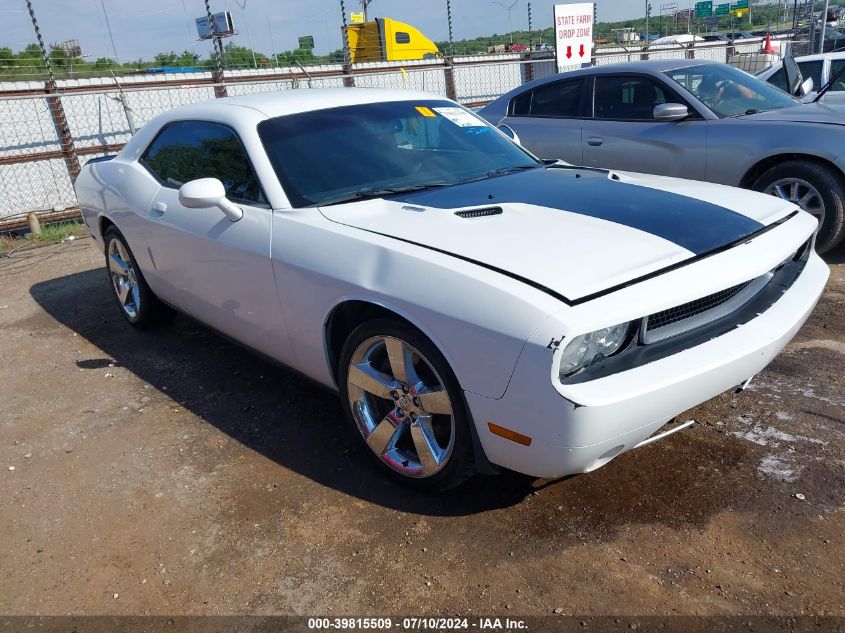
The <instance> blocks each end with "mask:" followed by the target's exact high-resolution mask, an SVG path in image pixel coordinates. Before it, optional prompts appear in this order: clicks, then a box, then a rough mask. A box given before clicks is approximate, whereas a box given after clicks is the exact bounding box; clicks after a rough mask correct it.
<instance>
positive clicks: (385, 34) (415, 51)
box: [346, 18, 440, 64]
mask: <svg viewBox="0 0 845 633" xmlns="http://www.w3.org/2000/svg"><path fill="white" fill-rule="evenodd" d="M346 35H347V37H348V41H349V56H350V58H351V61H352V63H353V64H354V63H356V62H384V61H400V60H406V59H433V58H435V57H437V56H438V55H440V51H439V50H438V49H437V45H435V43H434V42H432V41H431V40H430V39H428V38H427V37H426V36H425V35H423V34H422V33H420V32H419V31H418V30H417V29H415V28H414V27H413V26H411V25H410V24H405V23H403V22H399V21H397V20H391V19H390V18H376V19H374V20H372V21H371V22H364V23H362V24H350V25H349V26H347V27H346Z"/></svg>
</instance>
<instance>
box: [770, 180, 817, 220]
mask: <svg viewBox="0 0 845 633" xmlns="http://www.w3.org/2000/svg"><path fill="white" fill-rule="evenodd" d="M763 192H764V193H768V194H769V195H772V196H777V197H778V198H783V199H784V200H788V201H789V202H792V203H793V204H797V205H798V206H799V207H801V208H802V209H804V211H806V212H807V213H810V214H811V215H814V216H816V217H817V218H818V219H819V224H821V222H822V220H824V211H825V208H824V200H823V199H822V195H821V194H820V193H819V190H818V189H816V188H815V187H814V186H813V185H811V184H810V183H809V182H807V181H806V180H801V179H800V178H782V179H780V180H776V181H775V182H773V183H772V184H770V185H769V186H768V187H766V188H765V189H764V191H763Z"/></svg>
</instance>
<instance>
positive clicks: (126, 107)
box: [109, 70, 138, 136]
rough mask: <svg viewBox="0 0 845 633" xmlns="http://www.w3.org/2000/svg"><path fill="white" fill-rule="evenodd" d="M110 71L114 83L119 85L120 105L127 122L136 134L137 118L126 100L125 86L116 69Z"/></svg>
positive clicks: (130, 130) (132, 132)
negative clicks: (122, 84) (116, 73)
mask: <svg viewBox="0 0 845 633" xmlns="http://www.w3.org/2000/svg"><path fill="white" fill-rule="evenodd" d="M109 72H111V77H112V79H114V83H115V85H116V86H117V92H118V94H119V95H120V96H119V97H118V99H117V100H118V101H120V105H122V106H123V114H125V115H126V123H127V124H129V132H130V133H131V134H132V136H135V132H137V131H138V130H137V128H136V127H135V118H134V117H133V116H132V108H130V107H129V103H128V102H127V101H126V93H125V92H123V86H121V85H120V82H119V81H118V80H117V76H116V75H115V74H114V70H110V71H109Z"/></svg>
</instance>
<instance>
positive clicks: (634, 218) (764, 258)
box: [76, 89, 828, 489]
mask: <svg viewBox="0 0 845 633" xmlns="http://www.w3.org/2000/svg"><path fill="white" fill-rule="evenodd" d="M76 189H77V193H78V196H79V201H80V205H81V208H82V213H83V217H84V219H85V222H86V223H87V225H88V227H89V228H90V230H91V232H92V234H93V236H94V237H95V239H96V240H97V242H98V244H99V245H100V247H101V248H102V249H103V252H104V254H105V262H106V266H107V272H108V279H109V284H110V287H111V288H112V290H113V294H114V297H115V299H116V301H117V304H118V306H119V308H120V311H121V313H122V314H123V316H124V317H125V318H126V320H127V321H128V322H129V323H131V324H132V325H134V326H136V327H137V328H147V327H149V326H151V325H154V324H156V323H157V322H161V320H162V319H161V318H162V316H165V315H166V314H167V313H169V311H170V307H171V306H172V307H174V308H176V309H178V310H180V311H183V312H185V313H187V314H189V315H191V316H193V317H195V318H196V319H199V320H200V321H202V322H204V323H206V324H207V325H209V326H210V327H212V328H214V329H216V330H219V331H220V332H222V333H223V334H225V335H227V336H228V337H231V338H233V339H235V340H237V341H239V342H240V343H241V344H243V345H245V346H247V347H250V348H252V349H254V350H257V351H258V352H261V353H262V354H263V355H264V356H267V357H270V358H272V359H273V360H275V361H277V362H279V363H281V364H284V365H287V366H290V367H292V368H294V369H296V370H298V371H299V372H301V373H303V374H305V375H307V376H309V377H311V378H313V379H314V380H316V381H317V382H319V383H322V384H323V385H327V386H329V387H331V388H333V389H337V390H338V391H339V392H340V396H341V402H342V405H343V408H344V410H345V413H346V416H347V418H348V420H349V422H350V423H351V428H352V429H354V433H355V434H357V435H359V436H360V439H361V441H362V443H363V446H364V447H366V451H367V452H368V453H370V454H371V455H372V457H373V458H374V460H375V461H376V462H377V463H378V464H379V465H380V466H381V467H383V468H384V470H385V471H386V472H388V473H390V474H392V475H393V476H395V477H397V478H398V479H400V480H402V481H404V482H406V483H409V484H412V485H416V486H418V487H423V488H428V489H443V488H448V487H451V486H454V485H457V484H459V483H460V482H461V481H463V480H464V479H466V478H467V477H469V476H471V475H472V474H473V473H475V472H477V471H482V472H491V471H495V467H496V466H498V467H505V468H510V469H513V470H516V471H520V472H523V473H527V474H529V475H533V476H538V477H557V476H561V475H566V474H570V473H580V472H587V471H590V470H593V469H595V468H598V467H599V466H601V465H603V464H605V463H607V462H609V461H610V460H611V459H613V458H614V457H616V456H617V455H619V454H621V453H622V452H624V451H627V450H630V449H632V448H636V447H638V446H641V445H643V444H645V443H647V442H649V441H650V440H651V439H654V437H655V436H654V434H655V433H657V434H658V436H659V435H661V434H662V435H665V434H668V433H670V432H672V431H674V430H676V429H677V428H681V427H680V426H679V427H672V428H668V429H664V428H663V427H664V425H666V424H667V423H668V422H670V421H671V420H672V419H673V417H674V416H676V415H677V414H678V413H680V412H682V411H684V410H685V409H687V408H689V407H691V406H694V405H696V404H698V403H700V402H702V401H704V400H707V399H708V398H711V397H713V396H715V395H716V394H718V393H720V392H721V391H724V390H726V389H728V388H730V387H733V386H735V385H738V384H740V383H743V382H744V381H746V380H747V379H748V378H750V377H751V376H753V375H754V374H756V373H757V372H759V371H760V370H761V369H763V368H764V367H765V366H766V364H767V363H769V361H771V360H772V358H774V356H775V355H776V354H778V352H780V350H781V349H782V348H783V347H784V346H785V345H786V344H787V343H788V342H789V340H790V339H791V338H792V337H793V336H794V334H795V333H796V332H797V330H798V329H799V328H800V327H801V325H802V324H803V323H804V321H805V319H807V317H808V316H809V314H810V312H811V310H812V308H813V306H814V305H815V303H816V301H817V300H818V298H819V295H820V293H821V291H822V288H823V287H824V284H825V282H826V280H827V276H828V269H827V267H826V266H825V264H824V263H823V262H822V261H821V260H820V259H819V257H818V256H817V255H816V253H815V252H814V249H813V239H814V231H815V229H816V224H817V222H816V220H815V219H814V218H813V217H812V216H810V215H809V214H807V213H805V212H803V211H801V210H800V209H799V208H798V207H796V206H794V205H792V204H790V203H789V202H786V201H784V200H782V199H779V198H775V197H772V196H765V195H762V194H758V193H752V192H748V191H741V190H739V189H733V188H729V187H723V186H716V185H710V184H706V183H701V182H688V181H682V180H674V179H670V178H661V177H653V176H642V175H637V174H629V173H614V172H609V171H606V170H602V169H590V168H581V167H574V166H571V165H566V164H562V163H551V164H550V163H548V162H541V161H539V160H537V159H536V158H534V157H533V156H532V155H530V154H529V153H527V152H526V151H525V150H523V149H521V148H520V147H518V146H517V145H515V144H514V143H512V142H511V141H510V140H509V139H508V138H506V137H505V136H504V135H503V134H502V133H501V132H500V131H498V130H497V129H495V128H494V127H492V126H490V125H489V124H488V123H486V122H485V121H484V120H482V119H481V118H479V117H478V116H476V115H475V114H473V113H472V112H469V111H468V110H466V109H464V108H462V107H461V106H459V105H458V104H456V103H454V102H452V101H449V100H446V99H442V98H439V97H435V96H432V95H429V94H424V93H415V92H410V91H386V90H361V89H336V90H296V91H288V92H285V93H275V94H274V93H270V94H260V95H251V96H245V97H236V98H227V99H218V100H214V101H212V102H208V103H201V104H196V105H189V106H183V107H180V108H177V109H174V110H172V111H170V112H167V113H166V114H163V115H161V116H159V117H157V118H156V119H154V120H152V121H151V122H150V123H148V124H147V125H146V126H145V127H144V128H143V129H142V130H141V131H140V132H138V134H137V135H136V136H135V137H134V138H133V139H132V140H131V141H130V142H129V143H128V144H127V145H126V147H125V148H124V149H123V150H122V151H121V152H120V153H119V154H118V155H117V156H115V157H113V158H111V159H109V160H105V159H100V160H96V161H90V162H89V163H88V164H87V165H86V166H85V167H84V168H83V169H82V173H81V174H80V176H79V178H78V180H77V182H76ZM327 413H328V414H329V415H327ZM331 413H332V412H331V411H329V412H326V411H322V412H319V413H317V412H315V424H334V423H336V422H339V421H336V420H335V419H333V416H332V415H331ZM327 467H330V468H334V465H327ZM667 476H671V474H667Z"/></svg>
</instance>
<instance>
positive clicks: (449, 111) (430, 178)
mask: <svg viewBox="0 0 845 633" xmlns="http://www.w3.org/2000/svg"><path fill="white" fill-rule="evenodd" d="M258 134H259V136H260V137H261V141H262V143H263V144H264V148H265V149H266V151H267V156H268V157H269V159H270V163H271V164H272V165H273V168H274V169H275V170H276V174H277V176H278V177H279V180H280V182H281V184H282V187H283V188H284V190H285V193H286V194H287V196H288V199H289V200H290V201H291V202H292V204H293V205H294V206H297V207H305V206H311V205H314V204H323V203H328V202H329V201H331V200H335V199H338V198H339V197H340V198H347V197H349V196H352V197H354V196H355V195H357V193H358V192H360V191H361V190H366V189H371V188H383V187H388V188H404V187H416V186H420V187H425V186H427V185H431V184H432V183H436V184H437V185H451V184H457V183H460V182H467V181H470V180H478V179H485V178H488V177H489V176H488V175H489V174H490V172H495V171H497V170H501V169H504V170H508V169H512V168H517V169H520V168H528V167H536V166H537V162H536V160H535V159H534V158H533V157H531V156H530V155H529V154H527V153H526V152H525V151H524V150H523V149H521V148H520V147H519V146H517V145H515V144H514V143H512V142H511V141H509V140H508V139H506V138H505V137H504V136H503V135H501V134H499V133H497V132H496V130H495V128H493V127H492V126H490V125H489V124H488V123H487V122H485V121H484V120H483V119H481V118H480V117H477V116H476V115H475V114H473V113H471V112H468V111H466V110H464V109H463V108H461V107H459V106H457V105H455V104H454V103H453V102H451V101H428V100H426V101H397V102H382V103H369V104H361V105H354V106H342V107H336V108H328V109H323V110H313V111H309V112H301V113H298V114H291V115H285V116H280V117H276V118H273V119H269V120H267V121H263V122H262V123H260V124H259V126H258Z"/></svg>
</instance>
